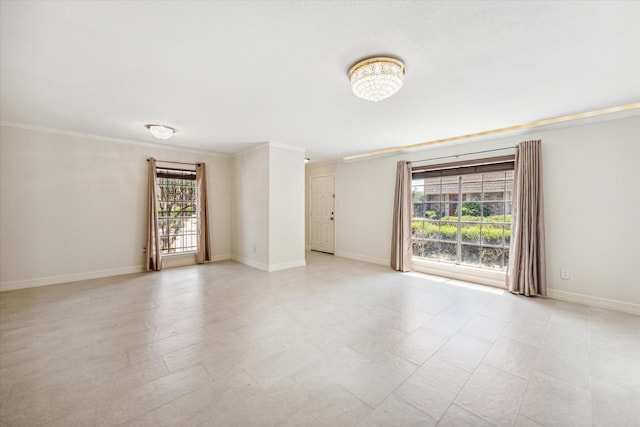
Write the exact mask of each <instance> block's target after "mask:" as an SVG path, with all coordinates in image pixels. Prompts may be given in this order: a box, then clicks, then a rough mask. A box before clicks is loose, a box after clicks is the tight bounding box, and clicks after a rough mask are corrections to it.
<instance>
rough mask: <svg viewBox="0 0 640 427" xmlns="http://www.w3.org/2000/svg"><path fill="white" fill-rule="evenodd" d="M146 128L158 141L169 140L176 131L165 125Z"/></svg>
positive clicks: (147, 126)
mask: <svg viewBox="0 0 640 427" xmlns="http://www.w3.org/2000/svg"><path fill="white" fill-rule="evenodd" d="M145 127H146V128H147V129H149V132H151V135H153V136H155V137H156V138H158V139H169V138H171V136H173V134H174V132H175V131H176V130H175V129H174V128H170V127H169V126H163V125H145Z"/></svg>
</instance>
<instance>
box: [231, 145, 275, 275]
mask: <svg viewBox="0 0 640 427" xmlns="http://www.w3.org/2000/svg"><path fill="white" fill-rule="evenodd" d="M231 182H232V185H231V188H232V197H231V203H232V208H231V218H232V219H231V228H232V235H231V241H232V244H231V250H232V256H233V259H235V260H237V261H239V262H242V263H244V264H247V265H250V266H252V267H255V268H259V269H261V270H267V269H268V266H269V145H268V144H265V145H261V146H259V147H256V148H253V149H250V150H247V151H244V152H242V153H238V154H236V155H235V156H234V166H233V172H232V179H231Z"/></svg>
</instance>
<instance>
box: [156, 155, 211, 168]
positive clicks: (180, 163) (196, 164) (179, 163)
mask: <svg viewBox="0 0 640 427" xmlns="http://www.w3.org/2000/svg"><path fill="white" fill-rule="evenodd" d="M151 159H152V157H149V158H148V159H147V162H148V161H149V160H151ZM155 161H156V162H159V163H175V164H176V165H190V166H200V165H201V164H202V163H187V162H173V161H171V160H158V159H155Z"/></svg>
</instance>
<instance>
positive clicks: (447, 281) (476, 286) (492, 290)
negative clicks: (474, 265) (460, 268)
mask: <svg viewBox="0 0 640 427" xmlns="http://www.w3.org/2000/svg"><path fill="white" fill-rule="evenodd" d="M402 274H404V275H407V276H411V277H417V278H419V279H424V280H430V281H432V282H439V283H443V284H445V285H450V286H458V287H460V288H468V289H473V290H475V291H480V292H488V293H491V294H496V295H502V294H504V293H505V292H506V291H505V290H504V289H499V288H494V287H492V286H485V285H479V284H477V283H471V282H463V281H462V280H455V279H449V278H447V277H441V276H433V275H431V274H424V273H418V272H415V271H409V272H407V273H402Z"/></svg>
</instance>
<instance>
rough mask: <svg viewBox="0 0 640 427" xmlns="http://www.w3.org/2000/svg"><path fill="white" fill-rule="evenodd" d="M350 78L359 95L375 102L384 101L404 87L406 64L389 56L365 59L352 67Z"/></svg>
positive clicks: (356, 93) (355, 92)
mask: <svg viewBox="0 0 640 427" xmlns="http://www.w3.org/2000/svg"><path fill="white" fill-rule="evenodd" d="M349 79H350V80H351V88H352V89H353V93H354V94H355V95H356V96H357V97H360V98H362V99H366V100H367V101H373V102H378V101H382V100H383V99H385V98H388V97H390V96H391V95H393V94H394V93H396V92H397V91H399V90H400V88H401V87H402V79H404V64H403V63H402V62H401V61H399V60H397V59H394V58H389V57H376V58H368V59H364V60H362V61H360V62H358V63H357V64H356V65H354V66H353V67H351V69H350V70H349Z"/></svg>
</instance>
